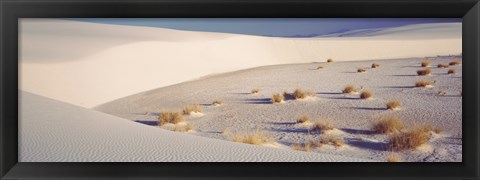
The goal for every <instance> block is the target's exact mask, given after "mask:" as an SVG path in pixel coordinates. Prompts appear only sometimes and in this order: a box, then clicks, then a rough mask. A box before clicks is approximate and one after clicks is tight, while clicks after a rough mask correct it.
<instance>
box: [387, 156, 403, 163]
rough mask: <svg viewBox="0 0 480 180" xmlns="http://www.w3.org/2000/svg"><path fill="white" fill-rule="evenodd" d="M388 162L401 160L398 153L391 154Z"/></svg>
mask: <svg viewBox="0 0 480 180" xmlns="http://www.w3.org/2000/svg"><path fill="white" fill-rule="evenodd" d="M387 162H400V158H399V157H398V155H397V154H390V155H389V156H388V158H387Z"/></svg>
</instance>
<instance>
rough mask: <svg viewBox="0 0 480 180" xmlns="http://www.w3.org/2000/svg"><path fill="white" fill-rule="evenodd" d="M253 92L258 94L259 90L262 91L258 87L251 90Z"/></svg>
mask: <svg viewBox="0 0 480 180" xmlns="http://www.w3.org/2000/svg"><path fill="white" fill-rule="evenodd" d="M250 92H251V93H252V94H257V93H258V92H260V89H258V88H255V89H252V91H250Z"/></svg>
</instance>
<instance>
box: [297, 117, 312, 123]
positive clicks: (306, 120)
mask: <svg viewBox="0 0 480 180" xmlns="http://www.w3.org/2000/svg"><path fill="white" fill-rule="evenodd" d="M307 122H310V118H308V116H301V117H300V118H298V119H297V123H307Z"/></svg>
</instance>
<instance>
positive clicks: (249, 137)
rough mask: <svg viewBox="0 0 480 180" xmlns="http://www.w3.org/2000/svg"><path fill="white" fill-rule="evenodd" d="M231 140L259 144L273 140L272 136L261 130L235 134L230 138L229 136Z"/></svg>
mask: <svg viewBox="0 0 480 180" xmlns="http://www.w3.org/2000/svg"><path fill="white" fill-rule="evenodd" d="M230 140H231V141H233V142H239V143H245V144H255V145H261V144H265V143H269V142H273V138H271V137H270V136H268V135H266V134H265V133H262V132H258V131H257V132H254V133H245V134H236V135H234V136H233V137H232V138H230Z"/></svg>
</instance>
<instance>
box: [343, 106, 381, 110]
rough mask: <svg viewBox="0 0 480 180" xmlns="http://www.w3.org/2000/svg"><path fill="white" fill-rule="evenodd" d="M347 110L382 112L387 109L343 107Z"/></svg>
mask: <svg viewBox="0 0 480 180" xmlns="http://www.w3.org/2000/svg"><path fill="white" fill-rule="evenodd" d="M345 108H348V109H358V110H369V111H383V110H387V108H371V107H345Z"/></svg>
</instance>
